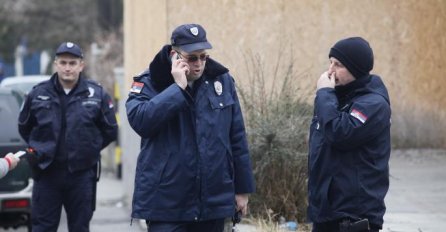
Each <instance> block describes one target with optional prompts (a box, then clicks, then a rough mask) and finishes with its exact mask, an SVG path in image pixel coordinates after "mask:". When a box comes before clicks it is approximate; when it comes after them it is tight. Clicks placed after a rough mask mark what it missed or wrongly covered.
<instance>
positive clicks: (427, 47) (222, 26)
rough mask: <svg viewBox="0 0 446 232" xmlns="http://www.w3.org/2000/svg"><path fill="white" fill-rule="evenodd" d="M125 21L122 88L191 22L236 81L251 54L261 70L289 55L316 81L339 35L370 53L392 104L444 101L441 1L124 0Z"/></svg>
mask: <svg viewBox="0 0 446 232" xmlns="http://www.w3.org/2000/svg"><path fill="white" fill-rule="evenodd" d="M124 17H125V20H124V27H125V38H124V40H125V70H126V77H127V78H128V83H129V82H131V77H132V75H134V74H137V73H139V72H140V71H142V70H143V69H144V68H145V67H147V66H148V64H149V63H150V61H151V59H152V58H153V56H154V55H155V54H156V53H157V52H158V51H159V49H160V48H161V46H163V45H164V44H166V43H169V38H170V33H171V31H172V30H173V29H174V28H175V27H176V26H177V25H179V24H183V23H191V22H194V23H199V24H202V25H203V26H204V27H205V28H206V30H207V32H208V39H209V40H210V42H211V43H212V44H213V45H214V49H213V50H212V51H211V56H212V57H214V58H215V59H217V60H219V61H221V62H222V63H223V64H225V65H226V66H227V67H228V68H229V69H230V70H231V72H232V73H233V75H234V77H235V78H236V80H238V81H243V79H244V77H245V76H246V74H245V72H246V67H245V66H246V65H245V64H244V57H245V56H246V54H248V53H254V54H257V55H259V56H260V57H261V59H263V60H264V64H265V67H267V68H268V67H271V68H272V67H273V66H274V65H273V64H274V62H275V61H277V59H278V57H279V56H285V57H287V58H289V56H290V54H292V56H293V62H294V63H295V65H296V67H297V68H298V69H299V71H301V72H303V73H306V74H308V76H309V77H311V79H310V80H308V81H310V82H311V83H315V81H316V80H317V78H318V77H319V75H320V73H322V72H323V71H324V70H325V69H326V67H327V64H328V60H327V53H328V50H329V48H330V47H331V46H332V45H333V44H334V43H335V42H336V41H337V40H338V39H340V38H344V37H348V36H362V37H364V38H366V39H367V40H368V41H369V42H370V43H371V45H372V47H373V48H374V51H375V68H374V70H373V72H374V73H377V74H380V75H381V76H382V77H383V79H384V81H385V82H386V83H387V84H388V86H389V88H390V92H391V95H392V98H393V99H394V100H397V99H398V100H401V98H403V99H407V102H404V105H406V104H411V103H410V102H412V101H415V102H420V101H421V102H423V103H426V102H427V103H429V104H434V105H436V106H440V105H444V104H443V103H445V101H444V100H443V99H445V97H446V91H445V90H446V89H445V87H444V86H443V85H442V80H443V79H444V78H443V75H442V73H444V68H442V66H443V63H444V61H445V58H444V56H443V57H442V54H445V52H446V37H444V36H443V33H444V31H446V22H445V20H446V1H442V0H426V1H417V0H406V1H398V0H380V1H378V0H359V1H357V0H338V1H325V0H302V1H295V0H243V1H242V0H213V1H203V0H188V1H186V2H183V1H175V0H126V1H125V14H124ZM282 63H286V60H282ZM405 101H406V100H405ZM393 104H394V106H396V107H398V106H399V105H402V104H403V103H401V102H400V101H393ZM436 108H437V109H438V108H441V107H436Z"/></svg>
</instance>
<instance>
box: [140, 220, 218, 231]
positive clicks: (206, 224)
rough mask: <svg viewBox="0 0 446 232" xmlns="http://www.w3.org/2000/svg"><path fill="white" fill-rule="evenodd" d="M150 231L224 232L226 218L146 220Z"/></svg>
mask: <svg viewBox="0 0 446 232" xmlns="http://www.w3.org/2000/svg"><path fill="white" fill-rule="evenodd" d="M146 223H147V227H148V229H147V231H148V232H222V231H223V228H224V224H225V219H224V218H223V219H216V220H209V221H201V222H159V221H146Z"/></svg>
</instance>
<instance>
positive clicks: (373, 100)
mask: <svg viewBox="0 0 446 232" xmlns="http://www.w3.org/2000/svg"><path fill="white" fill-rule="evenodd" d="M329 59H330V66H329V68H328V71H326V72H324V73H323V74H322V75H321V76H320V78H319V80H318V83H317V92H316V98H315V101H314V117H313V121H312V124H311V129H310V152H309V182H308V189H309V210H308V215H309V218H310V219H311V221H312V222H313V231H314V232H325V231H326V232H337V231H341V232H342V231H350V232H352V231H378V230H379V229H381V228H382V224H383V216H384V213H385V210H386V207H385V204H384V197H385V195H386V193H387V190H388V188H389V157H390V116H391V110H390V101H389V95H388V93H387V89H386V87H385V86H384V84H383V82H382V81H381V78H380V77H378V76H376V75H371V74H370V71H371V70H372V68H373V59H374V57H373V51H372V49H371V47H370V46H369V43H368V42H367V41H366V40H364V39H362V38H360V37H352V38H347V39H343V40H340V41H339V42H337V43H336V44H335V45H334V46H333V47H332V48H331V50H330V53H329Z"/></svg>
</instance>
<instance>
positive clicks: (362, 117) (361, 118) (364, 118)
mask: <svg viewBox="0 0 446 232" xmlns="http://www.w3.org/2000/svg"><path fill="white" fill-rule="evenodd" d="M350 115H351V116H353V117H354V118H356V119H358V120H359V121H360V122H362V124H364V123H365V122H366V121H367V115H365V114H363V113H362V112H361V111H359V110H357V109H352V111H351V112H350Z"/></svg>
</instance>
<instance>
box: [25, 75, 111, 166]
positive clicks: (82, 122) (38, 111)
mask: <svg viewBox="0 0 446 232" xmlns="http://www.w3.org/2000/svg"><path fill="white" fill-rule="evenodd" d="M57 82H58V80H57V73H55V74H53V76H52V77H51V79H50V80H48V81H44V82H42V83H40V84H38V85H36V86H35V87H34V88H33V89H32V90H31V92H30V93H29V94H28V95H27V97H26V100H25V102H24V105H23V108H22V110H21V112H20V115H19V132H20V135H21V136H22V137H23V139H24V140H25V141H26V142H27V143H28V144H29V146H30V147H32V148H34V149H35V150H36V153H37V156H38V163H37V164H36V165H37V166H38V167H39V168H40V169H45V168H47V167H48V166H49V165H50V164H51V163H52V162H54V160H55V159H57V158H58V157H56V156H58V155H59V156H60V155H61V154H58V151H59V152H63V153H64V155H66V158H67V165H68V169H69V170H70V171H71V172H74V171H79V170H85V169H88V168H91V167H93V166H94V165H95V164H96V163H97V162H98V160H99V158H100V151H101V149H102V148H104V147H106V146H107V145H108V144H109V143H110V142H112V141H113V140H115V139H116V137H117V129H118V126H117V123H116V117H115V112H114V110H113V103H112V101H111V98H110V96H109V95H108V94H107V93H106V92H105V90H104V89H103V88H102V86H100V85H99V84H97V83H95V82H93V81H90V80H86V79H85V78H84V77H82V76H81V77H80V78H79V81H78V84H77V86H76V87H75V88H74V89H73V90H72V92H71V93H70V95H71V97H70V98H69V100H68V102H66V103H65V104H64V105H62V104H63V103H61V100H60V98H59V93H60V92H61V91H63V89H61V86H60V84H58V83H57ZM63 111H65V115H63ZM62 117H65V120H63V119H62ZM63 121H64V125H62V123H63ZM62 128H63V129H62ZM61 131H65V133H64V134H61ZM61 139H63V142H62V143H63V144H60V143H59V141H60V140H61ZM58 146H62V147H58Z"/></svg>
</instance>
